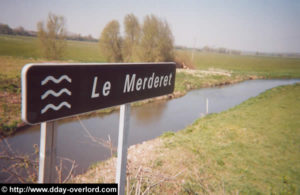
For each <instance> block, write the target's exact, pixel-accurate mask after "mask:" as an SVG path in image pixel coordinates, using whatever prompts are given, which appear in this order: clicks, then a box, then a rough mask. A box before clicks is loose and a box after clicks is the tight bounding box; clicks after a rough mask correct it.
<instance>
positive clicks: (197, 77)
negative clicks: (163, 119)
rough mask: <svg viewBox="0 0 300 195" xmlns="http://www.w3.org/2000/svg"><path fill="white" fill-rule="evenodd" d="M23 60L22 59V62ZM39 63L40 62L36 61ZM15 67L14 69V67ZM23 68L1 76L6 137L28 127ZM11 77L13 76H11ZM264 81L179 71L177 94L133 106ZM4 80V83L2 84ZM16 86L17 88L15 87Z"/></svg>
mask: <svg viewBox="0 0 300 195" xmlns="http://www.w3.org/2000/svg"><path fill="white" fill-rule="evenodd" d="M1 58H2V62H3V63H2V65H3V66H5V65H6V66H5V67H7V66H8V67H9V66H13V65H15V64H16V63H15V62H11V61H12V60H15V59H14V58H11V57H1V56H0V61H1ZM18 60H21V59H18ZM36 62H39V61H36ZM18 63H20V64H22V63H28V60H24V62H22V60H21V61H20V62H19V61H18ZM11 64H13V65H11ZM21 67H22V66H17V67H11V68H10V69H9V70H7V71H6V72H7V73H6V75H8V76H3V78H1V74H0V81H2V82H0V84H1V86H2V90H0V105H1V106H0V116H1V117H0V118H1V120H0V134H1V135H3V136H10V135H13V134H14V133H15V132H16V131H18V130H21V129H24V127H26V126H28V125H26V124H25V123H24V122H22V121H21V118H20V116H21V94H20V84H17V83H19V82H20V77H16V78H13V75H15V74H16V73H11V72H12V71H16V69H20V70H19V71H21ZM10 75H11V76H10ZM257 78H262V77H257V76H255V75H252V76H245V75H238V74H234V73H233V74H232V73H224V71H216V70H214V71H202V70H185V69H177V73H176V81H175V90H174V93H172V94H169V95H165V96H160V97H156V98H151V99H146V100H143V101H139V102H134V103H132V106H141V105H144V104H147V103H150V102H155V101H166V100H170V99H173V98H178V97H181V96H183V95H185V94H186V93H187V92H188V91H190V90H193V89H199V88H206V87H213V86H222V85H229V84H234V83H237V82H241V81H244V80H247V79H257ZM1 79H2V80H1ZM15 83H16V84H15ZM118 109H119V106H116V107H111V108H106V109H102V110H99V111H96V112H91V113H88V114H85V115H83V116H82V117H83V118H84V117H89V116H91V115H104V114H109V113H111V112H113V111H116V110H118ZM75 118H76V117H75Z"/></svg>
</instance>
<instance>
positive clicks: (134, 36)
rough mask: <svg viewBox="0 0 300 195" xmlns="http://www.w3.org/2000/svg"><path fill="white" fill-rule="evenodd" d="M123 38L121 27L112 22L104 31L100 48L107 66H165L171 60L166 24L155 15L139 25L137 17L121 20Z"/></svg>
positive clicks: (172, 54) (171, 50) (168, 28)
mask: <svg viewBox="0 0 300 195" xmlns="http://www.w3.org/2000/svg"><path fill="white" fill-rule="evenodd" d="M124 30H125V35H124V37H121V35H120V24H119V22H118V21H117V20H112V21H111V22H109V23H108V24H107V25H106V26H105V27H104V29H103V31H102V33H101V36H100V39H99V45H100V48H101V51H102V53H103V54H104V55H105V56H106V58H107V60H108V61H110V62H137V61H139V62H165V61H173V59H174V38H173V35H172V32H171V30H170V27H169V25H168V23H167V21H163V20H161V19H159V18H158V17H156V16H154V15H148V16H146V17H145V19H144V22H143V24H140V23H139V21H138V19H137V17H136V16H135V15H133V14H128V15H126V16H125V18H124Z"/></svg>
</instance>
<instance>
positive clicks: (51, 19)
mask: <svg viewBox="0 0 300 195" xmlns="http://www.w3.org/2000/svg"><path fill="white" fill-rule="evenodd" d="M37 29H38V39H39V42H40V46H41V49H42V51H43V53H44V56H45V57H46V58H48V59H54V60H57V59H61V58H62V56H63V54H64V52H65V49H66V29H65V19H64V17H63V16H57V15H55V14H52V13H49V14H48V20H47V26H46V29H45V28H44V23H43V22H42V21H41V22H38V24H37Z"/></svg>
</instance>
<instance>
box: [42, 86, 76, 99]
mask: <svg viewBox="0 0 300 195" xmlns="http://www.w3.org/2000/svg"><path fill="white" fill-rule="evenodd" d="M63 93H66V94H68V95H69V96H70V95H72V93H71V91H69V90H68V89H66V88H63V89H61V90H60V91H59V92H55V91H53V90H52V89H50V90H48V91H46V92H45V93H44V94H43V95H41V99H42V100H43V99H45V98H47V97H48V95H53V96H55V97H59V96H61V94H63Z"/></svg>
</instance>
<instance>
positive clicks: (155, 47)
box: [0, 13, 174, 62]
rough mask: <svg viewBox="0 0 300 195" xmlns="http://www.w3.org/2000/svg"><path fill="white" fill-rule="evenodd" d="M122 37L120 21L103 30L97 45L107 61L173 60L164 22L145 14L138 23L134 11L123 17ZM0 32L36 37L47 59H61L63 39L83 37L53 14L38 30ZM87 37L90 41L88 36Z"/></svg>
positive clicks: (3, 27) (171, 42) (170, 38)
mask: <svg viewBox="0 0 300 195" xmlns="http://www.w3.org/2000/svg"><path fill="white" fill-rule="evenodd" d="M124 30H125V32H124V36H123V37H122V36H121V34H120V23H119V22H118V21H117V20H112V21H110V22H109V23H108V24H107V25H106V26H105V27H104V29H103V30H102V33H101V35H100V38H99V46H100V49H101V52H102V55H103V56H104V57H105V58H106V60H107V61H108V62H164V61H173V59H174V38H173V34H172V32H171V29H170V27H169V24H168V23H167V21H165V20H162V19H160V18H158V17H156V16H154V15H147V16H146V17H145V18H144V21H143V23H142V24H141V23H140V22H139V21H138V18H137V17H136V16H135V15H133V14H128V15H126V16H125V18H124ZM0 34H9V35H26V36H37V37H38V40H39V43H40V44H39V45H40V47H41V50H42V51H43V53H44V56H45V57H46V58H48V59H61V58H62V57H63V55H64V52H65V50H66V47H67V43H66V39H73V40H77V39H79V40H84V39H82V37H80V36H75V37H74V36H73V37H68V36H67V30H66V27H65V18H64V17H63V16H58V15H55V14H52V13H49V14H48V18H47V21H46V22H43V21H40V22H38V23H37V32H33V31H26V30H25V29H24V28H23V27H19V28H16V29H12V28H10V27H9V26H8V25H5V24H1V25H0ZM87 39H88V40H93V38H92V37H91V36H88V37H87Z"/></svg>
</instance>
